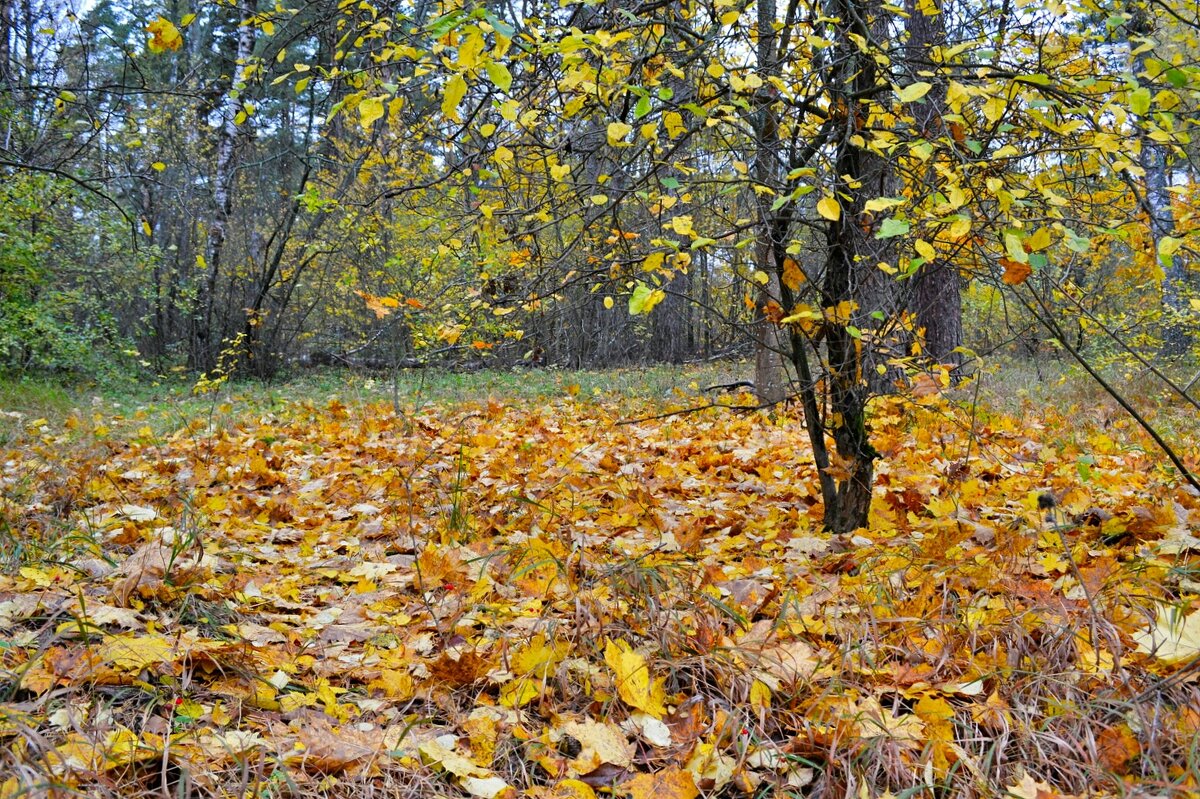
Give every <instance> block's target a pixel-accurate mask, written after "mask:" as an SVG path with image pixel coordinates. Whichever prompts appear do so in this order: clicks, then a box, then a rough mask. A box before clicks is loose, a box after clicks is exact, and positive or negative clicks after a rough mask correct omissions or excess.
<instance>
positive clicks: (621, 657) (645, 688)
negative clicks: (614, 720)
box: [604, 639, 667, 719]
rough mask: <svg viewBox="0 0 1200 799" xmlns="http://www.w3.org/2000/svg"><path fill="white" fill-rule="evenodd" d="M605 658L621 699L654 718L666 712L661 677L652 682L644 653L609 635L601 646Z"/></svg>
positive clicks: (659, 717)
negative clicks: (635, 650)
mask: <svg viewBox="0 0 1200 799" xmlns="http://www.w3.org/2000/svg"><path fill="white" fill-rule="evenodd" d="M604 662H605V663H607V664H608V667H609V668H610V669H612V671H613V677H614V678H615V680H616V685H617V696H619V697H621V701H623V702H624V703H625V704H627V705H629V706H630V707H633V708H637V709H638V710H641V711H643V712H645V713H649V714H650V715H651V716H653V717H654V718H656V719H661V718H662V717H663V715H664V714H665V713H666V712H667V709H666V707H665V706H664V702H665V701H666V693H665V692H664V690H663V678H661V677H660V678H659V679H657V680H654V681H653V682H651V680H650V666H649V665H648V664H647V663H646V659H645V658H644V657H642V656H641V655H640V654H638V653H637V652H634V651H633V647H631V646H630V645H629V644H628V643H627V642H625V641H622V640H620V639H617V640H615V641H614V640H611V639H610V640H609V642H608V644H607V646H605V648H604Z"/></svg>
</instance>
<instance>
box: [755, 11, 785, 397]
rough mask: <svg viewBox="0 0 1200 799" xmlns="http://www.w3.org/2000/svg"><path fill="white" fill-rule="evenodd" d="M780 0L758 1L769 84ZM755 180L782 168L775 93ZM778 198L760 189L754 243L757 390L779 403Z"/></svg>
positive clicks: (769, 181)
mask: <svg viewBox="0 0 1200 799" xmlns="http://www.w3.org/2000/svg"><path fill="white" fill-rule="evenodd" d="M775 22H776V12H775V0H759V3H758V31H757V33H758V71H759V74H760V75H761V77H762V79H763V83H764V85H769V84H768V83H767V81H768V79H769V78H770V77H772V76H778V74H779V56H778V53H777V52H776V47H777V44H778V41H777V34H776V31H775ZM754 145H755V153H754V181H755V183H757V184H758V185H759V186H777V185H779V183H780V181H779V179H778V177H779V172H780V164H781V160H780V155H779V153H780V142H779V119H778V116H777V113H776V111H775V108H774V103H773V101H772V98H770V97H767V98H765V99H764V101H763V103H762V106H761V108H759V111H758V120H757V124H756V130H755V142H754ZM771 201H772V198H771V196H770V195H768V194H767V193H766V192H763V193H761V194H756V197H755V203H756V205H757V207H758V241H757V242H756V243H755V248H754V262H755V263H754V265H755V268H756V269H757V270H758V271H759V272H762V273H763V274H765V275H766V276H767V278H768V279H767V282H766V283H763V284H761V285H760V286H759V287H758V288H757V290H756V294H757V296H758V302H757V305H758V308H757V313H756V316H755V320H754V392H755V394H757V395H758V400H759V402H763V403H777V402H782V401H783V400H784V399H786V398H787V396H788V393H789V390H788V383H789V380H788V374H787V369H786V367H785V366H784V364H785V358H786V357H787V347H786V343H785V338H784V335H783V331H782V330H780V328H779V326H778V325H777V324H775V322H772V321H771V320H770V319H768V318H767V316H766V313H765V312H764V311H765V309H766V308H767V306H768V305H770V304H771V303H776V304H778V303H780V302H781V294H780V286H779V274H778V268H777V264H776V261H777V259H778V255H779V253H778V251H777V250H778V247H779V246H780V244H781V242H778V241H776V235H777V232H778V231H777V226H776V224H775V220H774V218H773V214H772V211H771Z"/></svg>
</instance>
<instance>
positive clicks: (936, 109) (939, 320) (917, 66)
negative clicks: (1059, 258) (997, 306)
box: [905, 0, 963, 372]
mask: <svg viewBox="0 0 1200 799" xmlns="http://www.w3.org/2000/svg"><path fill="white" fill-rule="evenodd" d="M942 5H943V4H942V3H941V2H940V1H939V0H935V2H934V3H933V7H932V8H931V9H929V10H931V11H932V12H933V13H925V11H923V10H922V9H923V6H922V4H921V3H918V2H916V0H908V1H907V3H906V6H907V8H906V10H907V12H908V19H907V20H906V21H905V27H906V28H907V29H908V47H907V52H906V61H907V63H908V68H909V71H910V73H911V74H912V75H914V76H918V75H923V74H926V73H928V72H930V71H932V72H933V73H934V74H933V75H932V77H930V78H928V80H929V82H930V83H932V84H933V88H931V89H930V90H929V93H928V94H926V95H925V97H923V98H922V99H921V101H920V102H917V103H913V104H912V105H911V106H910V110H911V113H912V115H913V121H914V122H915V123H916V125H915V126H916V128H917V131H918V134H919V135H921V136H924V137H925V138H926V139H928V140H929V141H934V142H936V141H938V140H939V139H940V140H943V141H944V140H945V138H946V135H947V131H946V126H945V124H944V122H943V120H944V118H945V115H946V88H947V81H946V77H945V76H944V75H943V74H942V73H941V72H940V71H938V65H937V64H936V63H934V61H933V59H931V58H930V51H931V50H932V49H933V48H934V47H941V46H944V45H945V43H946V19H945V15H944V14H943V13H942ZM935 181H936V173H934V172H933V171H932V170H930V173H929V175H928V183H929V185H931V186H933V185H936V182H935ZM914 282H915V285H914V287H913V298H912V309H913V313H914V315H915V316H916V322H917V327H919V328H921V329H923V330H924V331H925V353H924V354H925V355H926V356H927V357H928V358H929V359H930V360H931V361H933V362H934V363H938V364H944V365H947V366H949V367H951V369H952V370H954V371H955V372H957V370H958V368H959V367H961V366H962V363H963V357H962V351H961V348H962V343H963V325H962V296H961V289H960V285H959V284H960V281H959V276H958V269H957V268H955V267H954V266H953V265H952V264H950V263H949V262H948V261H947V260H945V259H941V258H938V259H935V260H933V261H930V262H928V263H926V264H924V265H923V266H922V267H921V269H920V271H919V272H917V274H916V277H915V281H914Z"/></svg>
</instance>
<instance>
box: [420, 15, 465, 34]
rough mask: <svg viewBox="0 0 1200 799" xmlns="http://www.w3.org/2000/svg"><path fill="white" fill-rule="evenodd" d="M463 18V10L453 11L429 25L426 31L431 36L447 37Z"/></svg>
mask: <svg viewBox="0 0 1200 799" xmlns="http://www.w3.org/2000/svg"><path fill="white" fill-rule="evenodd" d="M462 18H463V12H462V10H457V11H451V12H450V13H449V14H443V15H442V16H440V17H438V18H437V19H435V20H434V21H433V22H431V23H429V27H428V28H426V30H427V31H429V35H430V36H445V35H446V34H447V33H449V32H450V31H452V30H454V28H455V27H456V26H457V25H458V23H459V21H460V20H461V19H462Z"/></svg>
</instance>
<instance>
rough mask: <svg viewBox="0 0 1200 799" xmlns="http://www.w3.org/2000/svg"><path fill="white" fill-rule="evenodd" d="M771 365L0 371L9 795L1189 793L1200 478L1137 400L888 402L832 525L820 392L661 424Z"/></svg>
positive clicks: (964, 394) (1196, 450)
mask: <svg viewBox="0 0 1200 799" xmlns="http://www.w3.org/2000/svg"><path fill="white" fill-rule="evenodd" d="M747 368H748V367H746V366H744V365H738V364H718V365H713V366H709V367H705V368H703V369H695V370H679V369H645V370H627V371H623V372H609V373H567V372H549V371H547V372H532V371H529V372H513V373H499V372H485V373H478V374H472V375H440V376H438V375H428V376H424V375H420V374H413V375H405V376H404V377H403V379H402V380H400V381H399V382H398V383H396V384H395V385H393V384H392V383H391V382H390V380H389V379H388V378H374V379H372V378H366V377H361V376H353V375H345V374H339V373H322V374H320V375H318V376H316V377H311V376H310V377H307V378H304V379H303V380H299V381H295V382H292V383H288V384H285V385H282V386H276V387H256V386H240V385H234V386H231V387H225V388H224V389H223V390H222V391H221V392H220V393H218V394H214V395H212V396H209V397H192V396H189V395H188V394H187V392H186V391H183V390H181V389H180V388H179V387H175V388H174V389H172V388H171V387H169V386H168V387H164V386H159V387H149V388H145V389H142V390H141V393H137V392H126V393H125V394H124V395H121V396H116V395H113V394H111V393H105V392H97V393H96V396H94V397H93V396H89V395H87V394H84V395H80V394H71V393H66V392H62V391H59V390H56V389H54V388H53V387H52V386H44V385H41V384H37V385H28V384H27V385H25V386H23V387H22V386H21V385H19V384H4V385H0V411H2V412H3V416H0V744H2V748H0V799H16V797H27V796H29V797H35V796H48V795H54V796H68V795H87V796H98V797H130V796H147V797H149V796H162V797H184V796H213V797H218V796H219V797H235V796H236V797H249V796H255V797H263V798H264V799H265V798H266V797H275V796H279V797H282V796H314V797H315V796H329V797H334V796H345V797H373V796H377V797H383V796H387V797H406V796H411V797H440V796H444V797H466V796H476V797H518V796H520V797H533V798H536V799H551V798H557V799H587V798H588V797H593V796H597V795H616V796H632V797H634V799H648V798H649V797H664V798H665V799H671V798H672V797H675V798H676V799H678V798H679V797H687V798H690V797H697V796H705V797H715V796H721V797H739V796H748V797H750V796H753V797H764V799H765V797H810V796H812V797H817V796H820V797H846V796H853V797H884V796H895V797H912V796H929V797H951V796H954V797H958V796H962V797H974V796H978V797H988V796H1010V797H1024V798H1026V799H1034V797H1044V798H1047V799H1048V798H1050V797H1058V796H1090V797H1097V796H1188V795H1191V796H1196V795H1200V686H1198V681H1200V669H1198V668H1197V665H1198V664H1200V495H1198V494H1197V493H1196V492H1194V491H1192V490H1191V489H1189V488H1187V487H1186V484H1184V483H1183V481H1182V480H1180V478H1179V476H1178V475H1177V474H1176V473H1175V472H1173V471H1172V470H1171V468H1170V464H1169V462H1168V461H1167V459H1166V458H1165V457H1163V455H1162V454H1161V453H1160V452H1159V451H1157V450H1156V449H1155V448H1154V447H1153V445H1152V444H1151V443H1150V442H1149V439H1148V438H1147V437H1146V436H1145V435H1144V434H1143V433H1142V432H1141V431H1139V430H1138V429H1137V428H1136V426H1134V425H1133V424H1132V423H1131V422H1130V421H1129V420H1128V419H1127V418H1126V417H1125V416H1124V415H1122V414H1121V413H1120V411H1119V410H1118V409H1117V408H1116V406H1115V405H1114V404H1113V403H1112V402H1110V401H1108V400H1106V399H1104V398H1101V397H1099V396H1097V395H1096V394H1095V392H1094V391H1092V390H1091V389H1088V388H1086V387H1085V386H1084V385H1083V384H1082V383H1081V382H1080V381H1079V380H1077V379H1075V378H1074V377H1072V376H1071V375H1070V373H1069V372H1067V371H1066V370H1064V369H1063V368H1062V366H1061V365H1051V366H1049V367H1044V368H1045V369H1046V371H1037V370H1034V369H1033V368H1032V367H1009V368H1007V369H1006V371H1005V372H1004V373H1003V374H1002V375H999V376H993V375H983V376H981V379H980V380H979V381H977V382H976V383H973V384H971V385H968V386H967V387H965V388H963V389H958V390H956V391H955V392H954V395H953V396H946V395H944V394H942V393H940V392H938V391H936V390H933V389H932V388H930V387H926V388H927V389H928V390H920V391H917V392H915V393H916V394H921V395H922V396H919V397H918V396H908V397H904V398H889V399H884V400H880V401H878V402H876V403H875V404H873V406H872V418H871V431H872V435H873V440H874V442H875V446H876V448H877V449H879V451H880V452H881V455H882V457H881V460H880V461H879V464H878V474H879V481H878V486H877V489H876V495H875V503H874V510H873V513H872V517H871V524H870V526H869V528H867V529H866V530H864V531H861V533H860V534H859V535H857V536H855V537H854V539H853V541H852V547H851V548H850V550H849V551H845V552H837V551H833V548H831V547H830V546H829V536H828V535H827V534H826V533H825V532H823V531H822V529H821V528H820V525H819V518H820V495H819V489H818V487H817V480H816V476H815V473H814V470H813V466H812V465H811V464H810V463H809V452H808V448H807V444H806V434H805V433H804V432H803V431H802V429H801V427H802V425H801V421H800V416H799V412H798V411H797V410H796V409H794V408H789V407H783V408H776V409H774V410H771V411H769V412H766V411H757V412H738V411H734V410H720V409H712V410H704V411H694V412H689V413H681V414H673V415H662V414H665V413H666V412H668V411H671V410H682V409H688V408H694V407H696V406H699V405H703V404H706V403H707V402H708V401H709V400H710V399H711V398H712V397H713V394H711V393H710V394H705V393H703V392H702V389H703V388H704V387H705V386H707V385H711V384H713V383H721V382H731V381H733V380H736V379H744V378H745V376H746V375H745V372H746V370H747ZM1138 399H1139V401H1141V402H1143V403H1146V402H1150V401H1151V400H1152V399H1153V397H1152V396H1151V395H1150V394H1149V393H1148V392H1139V394H1138ZM717 401H718V402H722V403H729V404H749V403H750V402H751V399H750V398H749V397H748V396H739V395H721V396H720V397H719V398H718V399H717ZM397 411H398V412H397ZM1153 413H1154V419H1155V422H1156V424H1158V425H1159V427H1160V428H1161V430H1162V431H1163V432H1164V434H1165V435H1166V437H1167V438H1168V439H1169V440H1170V441H1172V442H1174V443H1175V444H1176V445H1177V447H1178V450H1179V452H1180V454H1181V455H1182V456H1183V457H1184V458H1185V460H1186V461H1187V462H1188V463H1189V464H1190V466H1191V467H1192V468H1193V469H1196V468H1197V467H1198V466H1200V431H1198V430H1197V425H1196V421H1195V413H1194V409H1188V408H1185V407H1178V406H1171V405H1169V404H1167V403H1161V404H1157V405H1156V406H1155V408H1154V409H1153Z"/></svg>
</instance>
